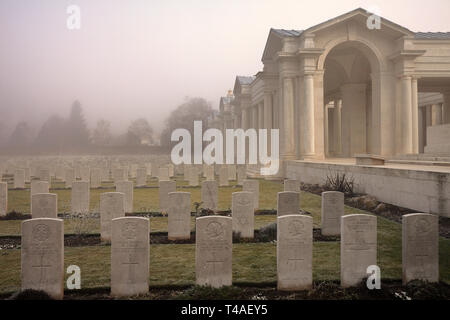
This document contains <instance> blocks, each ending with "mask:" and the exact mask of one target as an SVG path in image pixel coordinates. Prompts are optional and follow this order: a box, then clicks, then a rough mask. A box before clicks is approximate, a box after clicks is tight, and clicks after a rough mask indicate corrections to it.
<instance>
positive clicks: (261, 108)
mask: <svg viewBox="0 0 450 320" xmlns="http://www.w3.org/2000/svg"><path fill="white" fill-rule="evenodd" d="M257 108H258V129H264V102H261V103H260V104H258V107H257Z"/></svg>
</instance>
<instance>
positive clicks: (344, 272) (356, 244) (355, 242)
mask: <svg viewBox="0 0 450 320" xmlns="http://www.w3.org/2000/svg"><path fill="white" fill-rule="evenodd" d="M376 264H377V218H376V217H375V216H371V215H368V214H350V215H346V216H342V217H341V286H342V287H344V288H346V287H351V286H357V285H358V284H359V283H360V282H361V281H362V280H363V279H364V278H366V277H367V276H368V275H367V273H366V271H367V267H368V266H371V265H376Z"/></svg>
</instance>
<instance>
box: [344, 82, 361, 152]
mask: <svg viewBox="0 0 450 320" xmlns="http://www.w3.org/2000/svg"><path fill="white" fill-rule="evenodd" d="M366 86H367V85H366V84H365V83H350V84H344V85H342V86H341V94H342V140H341V142H342V155H343V156H344V157H353V156H354V155H355V154H361V153H366V150H367V149H366V100H367V99H366Z"/></svg>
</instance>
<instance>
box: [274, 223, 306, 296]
mask: <svg viewBox="0 0 450 320" xmlns="http://www.w3.org/2000/svg"><path fill="white" fill-rule="evenodd" d="M312 231H313V219H312V218H311V217H308V216H305V215H300V214H295V215H286V216H281V217H278V218H277V288H278V290H286V291H291V290H292V291H295V290H309V289H311V287H312Z"/></svg>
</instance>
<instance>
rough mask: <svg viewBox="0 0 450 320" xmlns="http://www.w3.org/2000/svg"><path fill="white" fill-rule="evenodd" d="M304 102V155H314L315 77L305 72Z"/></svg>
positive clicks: (302, 115) (302, 124)
mask: <svg viewBox="0 0 450 320" xmlns="http://www.w3.org/2000/svg"><path fill="white" fill-rule="evenodd" d="M303 79H304V80H303V87H304V93H303V97H304V103H303V109H302V110H301V113H300V119H301V128H300V129H301V130H302V138H303V139H302V143H303V152H302V153H303V156H312V155H314V151H315V150H314V77H313V75H312V74H305V76H304V78H303Z"/></svg>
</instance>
